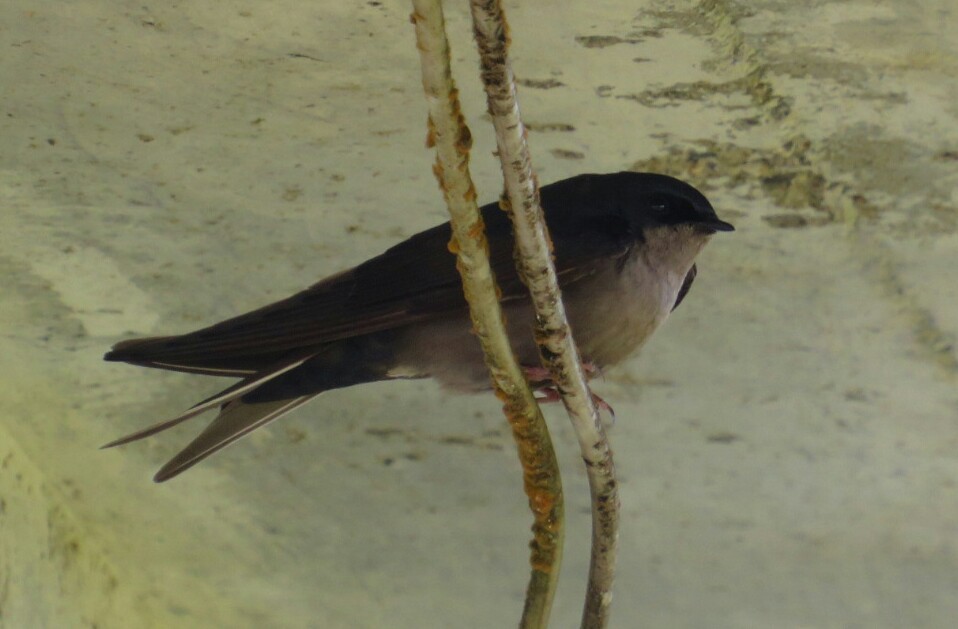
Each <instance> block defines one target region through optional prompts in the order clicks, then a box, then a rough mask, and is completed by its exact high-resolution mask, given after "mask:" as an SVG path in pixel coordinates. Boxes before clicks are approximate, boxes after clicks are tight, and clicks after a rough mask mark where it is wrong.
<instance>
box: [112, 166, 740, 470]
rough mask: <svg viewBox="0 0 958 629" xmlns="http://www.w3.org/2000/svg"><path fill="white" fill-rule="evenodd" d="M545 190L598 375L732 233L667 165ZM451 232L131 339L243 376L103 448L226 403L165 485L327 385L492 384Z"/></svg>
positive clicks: (516, 334)
mask: <svg viewBox="0 0 958 629" xmlns="http://www.w3.org/2000/svg"><path fill="white" fill-rule="evenodd" d="M539 194H540V200H541V206H542V209H543V215H544V217H545V222H546V225H547V227H548V230H549V233H550V236H551V241H552V246H553V258H554V263H555V267H556V274H557V277H558V280H559V286H560V290H561V293H562V298H563V302H564V304H565V307H566V312H567V316H568V318H569V322H570V326H571V328H572V333H573V336H574V338H575V341H576V343H577V346H578V348H579V353H580V355H581V356H582V359H583V363H584V365H585V367H586V372H587V374H589V375H590V376H591V375H594V374H596V373H599V372H601V371H602V370H604V369H606V368H607V367H610V366H613V365H616V364H618V363H621V362H622V361H623V360H625V359H626V358H627V357H629V356H630V355H632V354H634V353H635V352H636V351H637V350H638V349H639V348H641V347H642V345H643V344H644V343H645V342H646V341H647V340H648V338H649V336H650V335H651V334H652V333H653V332H654V331H655V330H656V329H657V328H658V327H659V326H660V325H661V324H662V323H663V322H664V321H665V320H666V319H667V318H668V316H669V314H670V313H671V312H672V311H673V310H674V309H675V308H676V307H677V306H678V305H679V304H680V303H682V301H683V300H684V299H685V297H686V295H687V294H688V292H689V289H690V288H691V286H692V282H693V280H694V279H695V277H696V273H697V268H696V265H695V258H696V256H697V255H698V253H699V252H700V251H701V250H702V248H703V247H704V246H705V244H706V243H707V242H708V241H709V240H710V238H711V237H712V235H714V234H715V233H716V232H730V231H734V227H733V226H732V225H731V224H729V223H727V222H725V221H723V220H721V219H719V217H718V216H717V215H716V212H715V210H714V209H713V207H712V205H711V204H710V203H709V201H708V200H707V199H706V197H705V196H704V195H703V194H702V193H701V192H699V191H698V190H697V189H696V188H695V187H693V186H692V185H690V184H688V183H685V182H683V181H681V180H679V179H676V178H673V177H670V176H667V175H663V174H656V173H641V172H632V171H624V172H617V173H609V174H583V175H578V176H575V177H571V178H568V179H564V180H561V181H558V182H555V183H552V184H549V185H545V186H542V187H541V188H540V193H539ZM480 210H481V214H482V219H483V221H484V223H485V227H486V235H487V239H488V249H489V260H490V264H491V266H492V269H493V272H494V274H495V277H496V281H497V283H498V287H499V292H500V302H501V304H502V308H503V313H504V317H505V320H506V325H507V332H508V334H509V338H510V341H511V343H512V345H513V349H514V353H515V355H516V357H517V360H518V361H519V363H520V365H521V366H522V367H523V369H525V370H526V374H527V378H528V379H529V381H530V384H532V385H533V387H534V388H536V389H538V390H541V391H545V392H546V393H547V395H548V392H549V391H550V388H551V385H552V383H551V382H550V381H549V378H548V372H547V371H546V370H544V369H543V368H542V367H541V365H540V362H539V354H538V350H537V347H536V344H535V341H534V338H533V323H534V317H535V314H534V312H533V308H532V303H531V299H530V297H529V294H528V290H527V288H526V287H525V285H524V284H523V282H522V280H521V278H520V276H519V273H518V272H517V270H516V266H515V262H514V243H513V238H512V223H511V221H510V220H509V217H508V215H507V213H506V212H504V211H502V210H501V209H500V207H499V204H498V203H497V202H493V203H489V204H487V205H484V206H483V207H482V208H480ZM450 238H451V228H450V225H449V223H443V224H441V225H437V226H435V227H433V228H431V229H427V230H426V231H423V232H420V233H418V234H415V235H413V236H411V237H410V238H408V239H406V240H405V241H403V242H400V243H399V244H397V245H395V246H393V247H391V248H389V249H387V250H386V251H385V252H383V253H381V254H380V255H377V256H375V257H373V258H371V259H369V260H367V261H366V262H363V263H362V264H359V265H358V266H355V267H353V268H351V269H347V270H345V271H341V272H339V273H336V274H334V275H331V276H329V277H327V278H325V279H323V280H321V281H319V282H317V283H316V284H313V285H312V286H310V287H309V288H307V289H305V290H303V291H301V292H299V293H296V294H294V295H292V296H291V297H288V298H286V299H283V300H280V301H277V302H275V303H272V304H269V305H267V306H264V307H261V308H258V309H256V310H253V311H251V312H248V313H246V314H242V315H239V316H236V317H233V318H230V319H227V320H225V321H222V322H220V323H216V324H214V325H211V326H209V327H205V328H202V329H200V330H196V331H193V332H189V333H187V334H183V335H179V336H159V337H148V338H137V339H131V340H125V341H121V342H119V343H117V344H116V345H114V346H113V347H112V349H111V350H110V351H109V352H108V353H107V354H106V355H105V356H104V359H105V360H107V361H119V362H124V363H129V364H133V365H138V366H144V367H152V368H157V369H166V370H172V371H180V372H186V373H193V374H204V375H213V376H229V377H234V378H239V379H240V380H239V381H238V382H236V383H234V384H232V385H231V386H229V387H227V388H226V389H224V390H223V391H220V392H219V393H217V394H215V395H213V396H211V397H208V398H206V399H205V400H203V401H201V402H199V403H197V404H195V405H194V406H192V407H190V408H189V409H188V410H187V411H186V412H184V413H182V414H180V415H178V416H176V417H174V418H172V419H168V420H165V421H161V422H159V423H157V424H154V425H152V426H149V427H147V428H144V429H142V430H138V431H137V432H134V433H132V434H130V435H127V436H125V437H122V438H120V439H117V440H115V441H112V442H110V443H108V444H106V445H104V446H103V447H104V448H110V447H114V446H118V445H122V444H126V443H130V442H132V441H136V440H139V439H143V438H145V437H149V436H151V435H154V434H156V433H158V432H160V431H163V430H166V429H167V428H170V427H173V426H175V425H177V424H179V423H181V422H183V421H186V420H188V419H190V418H193V417H195V416H197V415H200V414H202V413H205V412H207V411H212V410H217V411H218V413H217V415H216V416H215V418H214V419H213V420H212V421H211V422H210V423H209V424H208V425H207V426H206V428H205V429H203V430H202V432H200V434H199V435H198V436H197V437H196V438H195V439H194V440H193V441H191V442H190V443H189V444H188V445H187V446H186V447H185V448H184V449H183V450H181V451H180V452H179V453H178V454H176V455H175V456H174V457H173V458H172V459H171V460H169V461H168V462H167V463H166V464H165V465H163V466H162V467H161V468H160V469H159V471H158V472H157V473H156V475H155V476H154V481H156V482H163V481H166V480H168V479H170V478H173V477H174V476H176V475H178V474H180V473H181V472H183V471H185V470H186V469H188V468H190V467H192V466H193V465H195V464H197V463H199V462H200V461H202V460H203V459H205V458H206V457H208V456H210V455H211V454H213V453H215V452H217V451H218V450H220V449H222V448H224V447H226V446H228V445H230V444H231V443H233V442H235V441H236V440H237V439H239V438H241V437H243V436H244V435H247V434H249V433H250V432H252V431H253V430H256V429H257V428H260V427H262V426H265V425H266V424H268V423H270V422H272V421H273V420H276V419H278V418H279V417H281V416H283V415H285V414H287V413H289V412H290V411H292V410H293V409H295V408H297V407H299V406H302V405H303V404H305V403H306V402H308V401H310V400H312V399H313V398H314V397H316V396H318V395H319V394H321V393H323V392H325V391H330V390H333V389H338V388H342V387H349V386H353V385H359V384H364V383H369V382H376V381H381V380H393V379H408V378H429V377H431V378H434V379H436V380H438V381H439V384H440V385H441V386H442V387H444V388H446V389H448V390H452V391H458V392H477V391H482V390H486V389H489V388H491V380H490V377H489V373H488V371H487V369H486V365H485V362H484V360H483V354H482V351H481V348H480V346H479V343H478V341H477V339H475V338H474V335H473V333H472V323H471V320H470V317H469V311H468V305H467V303H466V300H465V297H464V296H463V291H462V284H461V280H460V277H459V273H458V271H457V269H456V262H455V257H454V256H453V255H452V254H451V253H450V249H449V242H450ZM551 392H552V394H553V395H552V396H551V397H552V398H555V395H554V393H555V391H554V388H551Z"/></svg>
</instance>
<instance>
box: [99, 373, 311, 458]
mask: <svg viewBox="0 0 958 629" xmlns="http://www.w3.org/2000/svg"><path fill="white" fill-rule="evenodd" d="M309 358H310V356H304V357H303V358H300V359H297V360H293V361H287V362H284V363H282V364H280V365H275V366H274V367H271V368H269V369H264V370H263V371H260V372H258V373H256V374H255V375H253V376H250V377H248V378H244V379H243V380H240V381H239V382H237V383H236V384H234V385H232V386H229V387H227V388H225V389H223V390H222V391H220V392H219V393H217V394H215V395H212V396H210V397H208V398H206V399H205V400H203V401H202V402H199V403H197V404H194V405H193V406H191V407H190V408H189V409H187V410H186V412H184V413H182V414H181V415H177V416H176V417H174V418H173V419H167V420H164V421H161V422H158V423H156V424H153V425H152V426H147V427H146V428H143V429H142V430H138V431H136V432H134V433H132V434H129V435H126V436H124V437H120V438H119V439H115V440H113V441H111V442H110V443H107V444H104V445H103V446H101V449H105V448H113V447H116V446H121V445H124V444H127V443H130V442H132V441H139V440H140V439H145V438H146V437H149V436H151V435H155V434H156V433H158V432H162V431H164V430H166V429H167V428H172V427H173V426H176V425H177V424H180V423H182V422H184V421H186V420H187V419H190V418H192V417H196V416H197V415H199V414H200V413H204V412H206V411H208V410H210V409H212V408H214V407H216V406H220V405H222V404H226V403H228V402H230V401H232V400H235V399H236V398H238V397H241V396H243V395H245V394H247V393H249V392H250V391H252V390H254V389H256V388H257V387H259V386H261V385H263V384H264V383H266V382H269V381H270V380H272V379H273V378H276V377H277V376H281V375H283V374H284V373H286V372H287V371H292V370H293V369H295V368H297V367H299V366H300V365H302V364H303V363H304V362H306V361H307V360H308V359H309Z"/></svg>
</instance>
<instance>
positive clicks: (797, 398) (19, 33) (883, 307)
mask: <svg viewBox="0 0 958 629" xmlns="http://www.w3.org/2000/svg"><path fill="white" fill-rule="evenodd" d="M461 4H462V5H464V4H465V3H461ZM515 4H516V3H512V4H510V5H509V8H510V13H509V15H510V18H511V22H512V27H513V36H514V40H515V44H514V46H515V47H514V52H515V60H516V70H517V73H518V74H519V75H520V77H521V78H522V81H523V85H522V87H521V93H520V97H521V101H522V106H523V112H524V115H525V119H526V122H527V123H528V124H529V127H530V129H531V135H530V137H531V141H532V147H533V150H534V155H535V162H536V165H537V167H538V169H539V172H540V177H541V179H542V180H543V181H551V180H555V179H559V178H562V177H564V176H568V175H571V174H574V173H578V172H582V171H611V170H616V169H623V168H630V167H634V168H643V169H654V170H658V171H663V172H670V173H673V174H676V175H678V176H681V177H684V178H686V179H689V180H691V181H694V182H695V183H697V184H698V185H700V186H701V187H703V189H705V190H706V191H707V193H708V194H709V196H710V197H711V198H712V200H713V202H714V204H715V205H716V207H718V208H719V211H720V213H721V214H722V216H723V217H725V218H728V219H729V220H732V221H733V222H734V223H735V224H736V225H737V226H739V230H738V231H737V232H736V233H735V234H733V235H729V236H727V237H726V236H723V237H720V238H717V239H716V241H715V242H714V243H713V244H712V245H711V246H710V248H709V249H708V250H707V251H706V252H705V254H704V255H703V257H702V259H701V263H700V276H699V279H698V281H697V282H696V286H695V289H694V290H693V292H692V294H691V296H690V298H689V299H688V300H687V302H686V303H685V304H683V307H682V308H681V309H679V311H677V313H676V316H675V317H674V318H673V319H672V320H671V321H670V322H669V324H668V325H667V326H666V328H665V329H663V330H662V331H661V332H660V333H659V335H658V336H657V337H656V338H655V339H654V340H653V341H652V343H651V344H650V345H649V347H648V348H647V350H646V351H645V352H644V353H643V355H642V356H640V357H637V358H636V359H635V360H633V361H632V362H630V363H629V364H628V365H625V366H623V367H622V368H620V369H618V370H616V371H614V372H612V373H610V374H608V376H606V377H605V379H604V380H602V381H601V382H598V383H597V384H596V385H595V386H596V389H597V391H598V392H600V393H601V394H602V395H603V396H604V397H606V398H607V399H609V400H611V401H613V403H614V405H615V407H616V411H617V413H618V415H619V421H618V424H617V425H616V426H615V427H614V429H613V430H612V439H613V444H614V447H615V451H616V453H617V463H618V468H619V472H620V477H621V489H622V501H623V509H624V517H623V521H622V534H621V541H622V548H621V558H620V566H621V567H620V572H619V576H618V580H617V584H616V599H615V603H614V614H613V623H612V624H613V626H615V627H636V626H646V627H669V628H671V627H704V626H708V627H782V628H792V627H794V628H798V627H803V628H804V627H906V626H907V627H951V626H953V624H954V618H955V617H956V614H958V598H956V594H955V592H958V547H956V542H955V540H956V534H958V499H956V498H958V496H956V493H958V488H956V482H958V389H956V381H958V358H956V350H955V345H954V341H955V338H956V335H958V271H956V266H958V235H956V225H958V212H956V206H958V194H956V192H955V191H956V190H958V185H956V184H958V121H956V119H958V105H956V103H958V81H956V79H958V43H956V42H958V15H956V11H958V9H956V7H955V6H954V4H953V3H952V2H950V0H939V1H938V2H925V3H921V4H919V5H915V4H913V3H905V2H901V1H900V0H878V1H875V2H844V1H842V2H837V1H836V2H826V1H814V2H809V3H799V4H800V6H799V4H797V3H789V2H781V1H777V0H753V1H750V2H741V3H732V2H728V1H727V0H713V1H706V2H701V3H694V2H685V1H675V2H660V1H658V0H647V1H645V2H642V3H635V2H633V3H625V2H612V1H604V2H590V3H579V4H578V5H577V6H571V5H570V4H569V3H566V4H565V5H563V6H556V5H555V3H551V2H539V1H536V2H522V3H518V4H521V6H515ZM407 12H408V7H407V6H405V5H403V4H402V3H396V4H393V3H380V2H364V3H353V4H349V3H346V4H344V3H330V5H329V6H322V5H320V4H316V3H312V4H310V3H293V2H274V3H270V4H269V5H268V6H267V5H263V4H262V3H252V2H249V3H242V2H241V3H235V2H231V3H207V2H202V3H180V4H171V5H162V4H161V5H154V6H145V5H143V4H142V3H134V2H123V1H120V2H116V1H113V2H106V1H105V0H82V1H79V2H72V3H61V4H57V5H50V4H48V5H43V4H40V5H37V4H36V3H26V2H17V1H13V2H7V3H4V4H3V5H2V6H0V24H3V26H2V27H0V28H2V31H0V32H2V34H3V37H2V38H0V40H2V41H3V44H4V54H3V57H2V62H0V83H2V84H3V85H4V86H5V90H4V98H3V99H2V100H0V137H2V138H3V142H2V144H0V279H2V293H0V329H2V333H0V373H2V374H3V377H2V379H0V401H2V407H0V408H2V411H0V626H3V627H5V628H6V627H10V628H17V629H18V628H21V627H53V626H56V627H100V628H109V627H170V626H178V627H217V626H218V627H324V628H325V627H386V626H388V627H407V626H408V627H423V626H426V627H432V626H449V625H456V626H462V627H499V626H511V625H513V624H514V623H515V621H516V619H517V618H518V616H519V612H520V610H521V606H522V594H523V588H524V584H525V578H526V574H527V568H526V544H527V541H528V526H529V523H530V518H529V515H528V513H527V512H526V509H525V504H524V497H523V495H522V492H521V487H520V482H519V472H518V469H517V464H516V461H515V456H514V453H513V446H512V443H511V440H510V437H509V434H508V430H507V428H506V427H505V426H504V422H503V419H502V417H501V415H500V414H499V411H498V408H497V403H496V402H495V400H494V399H492V398H491V397H489V398H486V397H484V396H475V397H449V396H447V395H446V394H444V393H442V392H440V391H439V390H438V389H437V388H436V387H435V386H433V385H432V384H430V383H427V382H406V383H391V384H382V385H374V386H368V387H363V388H361V389H354V390H344V391H338V392H334V393H331V394H328V395H325V396H323V398H322V399H321V400H318V401H316V402H314V403H313V404H311V405H309V406H307V407H305V408H303V409H302V410H300V411H298V412H297V413H295V414H294V415H293V416H291V417H289V418H287V419H284V420H283V421H282V422H281V423H279V424H277V425H274V426H272V427H270V428H269V429H268V430H264V431H261V432H259V433H257V434H255V435H254V436H252V437H251V438H249V439H247V440H245V441H244V442H242V443H241V444H238V445H237V446H235V447H232V448H230V449H229V450H227V451H226V452H224V453H223V454H221V455H220V456H217V457H215V458H214V459H212V460H210V461H209V462H208V463H206V464H204V465H203V466H201V467H199V468H197V469H196V470H193V471H191V472H190V473H189V474H187V475H185V476H183V477H182V478H179V479H176V480H175V481H173V482H170V483H168V484H166V485H162V486H156V485H153V484H152V483H150V482H149V477H150V475H151V474H152V472H153V470H154V469H155V468H156V466H157V465H158V464H160V463H161V462H162V461H163V460H165V458H166V457H168V456H169V455H171V454H172V453H173V452H174V451H175V450H176V449H177V448H178V447H179V446H180V445H182V444H183V443H184V442H185V441H186V440H188V439H189V438H190V435H191V434H193V433H194V432H195V431H196V430H197V429H198V426H197V425H196V424H191V425H188V426H184V427H183V428H181V429H178V430H176V431H174V432H172V433H169V434H164V435H162V436H161V437H157V438H154V439H152V440H149V441H147V442H144V443H141V444H137V445H133V446H129V447H127V448H125V449H122V450H114V451H109V452H99V451H97V450H96V447H97V446H98V445H99V444H100V443H103V442H105V441H107V440H109V439H111V438H113V437H115V436H117V435H119V434H123V433H125V432H128V431H130V430H132V429H134V428H136V427H139V426H141V425H144V424H146V423H148V422H152V421H155V420H157V419H160V418H164V417H167V416H169V415H171V414H172V413H176V412H177V411H179V410H181V409H182V408H184V407H185V406H186V405H188V404H191V403H192V402H194V401H196V400H197V399H199V398H200V397H202V396H203V395H204V394H208V393H210V392H212V391H213V390H215V388H216V387H217V384H218V383H216V382H212V381H210V380H207V379H202V378H190V377H185V376H181V375H175V374H163V373H158V372H145V371H141V370H136V369H133V368H128V367H123V366H119V365H107V364H104V363H101V362H100V360H99V359H100V355H101V354H102V352H103V351H104V349H106V348H107V347H108V346H109V345H110V344H111V343H113V342H115V341H116V340H118V339H120V338H124V337H127V336H130V335H134V334H150V333H172V332H178V331H186V330H188V329H191V328H193V327H196V326H199V325H202V324H206V323H210V322H213V321H215V320H218V319H220V318H224V317H226V316H229V315H232V314H236V313H238V312H240V311H243V310H246V309H248V308H251V307H254V306H257V305H261V304H263V303H266V302H268V301H270V300H273V299H275V298H279V297H282V296H284V295H286V294H288V293H290V292H292V291H294V290H297V289H299V288H302V287H303V286H306V285H308V284H310V283H311V282H313V281H315V280H316V279H317V278H319V277H321V276H323V275H326V274H328V273H331V272H334V271H336V270H339V269H341V268H344V267H346V266H349V265H352V264H354V263H356V262H359V261H361V260H363V259H365V258H366V257H368V256H369V255H372V254H374V253H376V252H378V251H380V250H382V249H383V248H384V247H386V246H388V245H390V244H391V243H393V242H395V241H396V240H398V239H400V238H402V237H405V236H407V235H410V234H412V233H414V232H416V231H418V230H419V229H421V228H424V227H427V226H429V225H431V224H434V223H436V222H438V221H440V220H442V219H443V216H444V214H443V210H442V207H441V205H440V202H439V195H438V192H437V191H436V189H435V184H434V182H433V180H432V176H431V174H430V170H429V164H430V160H431V156H430V154H429V152H428V151H426V150H425V149H424V148H423V139H424V137H425V125H424V115H425V114H424V111H425V108H424V105H423V102H422V97H421V94H420V89H419V78H418V71H419V70H418V66H417V58H416V53H415V50H414V45H413V34H412V30H411V27H410V26H409V24H408V22H407V20H406V14H407ZM447 12H448V14H449V15H448V17H449V21H450V27H451V31H452V37H453V46H454V50H455V51H456V54H457V62H456V63H457V65H456V71H457V73H458V77H459V83H460V87H461V89H462V95H463V99H464V103H465V109H466V114H467V116H468V117H469V120H470V122H471V123H472V124H473V130H474V135H475V136H476V138H477V143H476V144H477V146H476V150H475V152H474V172H475V174H476V178H477V181H478V186H479V189H480V191H481V194H482V196H483V199H491V198H494V196H495V194H496V193H497V190H498V185H499V184H498V182H497V177H496V171H497V168H498V167H497V164H496V162H495V161H494V160H493V159H492V158H491V156H490V153H491V149H492V140H491V137H490V136H491V132H490V129H489V127H488V123H487V122H486V121H485V120H483V117H482V115H481V114H482V112H483V110H484V106H483V104H482V103H483V101H482V97H481V93H480V91H479V89H478V87H477V85H476V81H475V79H474V75H475V72H474V68H475V59H474V55H473V53H472V51H471V46H470V43H469V40H468V35H469V30H468V21H467V19H466V15H465V8H464V6H460V4H459V3H455V4H454V3H447ZM549 416H550V421H551V424H552V425H553V426H554V432H555V435H556V441H557V445H558V447H559V448H560V456H561V458H562V461H563V465H564V469H565V470H566V474H565V484H566V491H567V503H568V512H569V517H570V523H569V530H568V537H567V552H566V560H565V565H564V573H563V579H562V582H561V584H560V590H559V594H558V597H557V603H556V608H555V623H554V624H555V626H558V627H565V626H573V625H575V624H576V623H577V618H578V615H579V610H580V606H581V598H582V592H583V575H584V574H585V570H586V566H587V562H588V557H587V540H588V526H589V518H588V500H587V489H586V486H585V482H584V478H583V475H582V473H581V471H580V470H579V468H578V466H579V462H578V457H577V455H576V451H575V446H574V439H573V437H572V435H571V432H570V429H569V428H568V427H567V426H566V422H565V418H564V417H563V416H562V414H561V412H559V411H558V410H552V411H551V412H550V414H549Z"/></svg>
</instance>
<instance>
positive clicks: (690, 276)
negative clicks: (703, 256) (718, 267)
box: [672, 264, 699, 310]
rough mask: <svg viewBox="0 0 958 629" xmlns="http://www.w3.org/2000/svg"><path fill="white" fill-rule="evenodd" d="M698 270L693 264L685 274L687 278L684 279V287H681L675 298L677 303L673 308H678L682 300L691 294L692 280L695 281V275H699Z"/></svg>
mask: <svg viewBox="0 0 958 629" xmlns="http://www.w3.org/2000/svg"><path fill="white" fill-rule="evenodd" d="M698 272H699V271H698V269H697V268H695V265H694V264H693V265H692V268H691V269H689V272H688V273H686V274H685V279H684V280H683V281H682V287H681V288H680V289H679V294H678V296H677V297H676V298H675V304H674V305H673V306H672V310H675V309H676V308H678V307H679V304H680V303H682V300H683V299H685V296H686V295H688V294H689V290H690V289H691V288H692V282H694V281H695V276H696V275H698Z"/></svg>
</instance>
